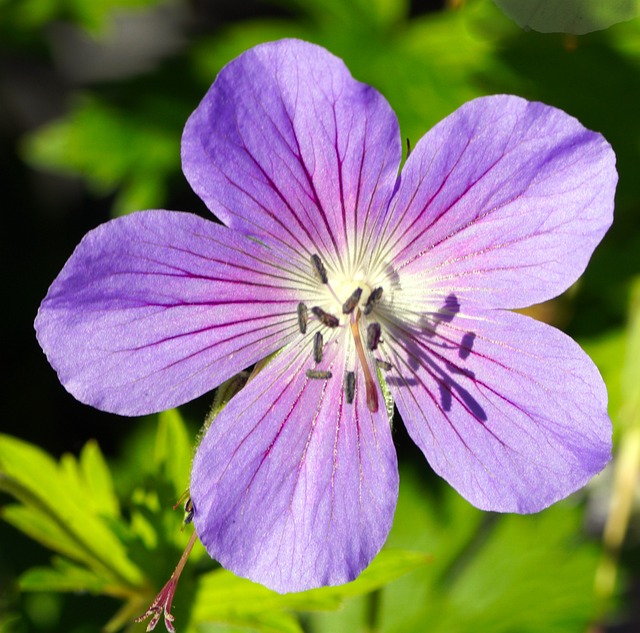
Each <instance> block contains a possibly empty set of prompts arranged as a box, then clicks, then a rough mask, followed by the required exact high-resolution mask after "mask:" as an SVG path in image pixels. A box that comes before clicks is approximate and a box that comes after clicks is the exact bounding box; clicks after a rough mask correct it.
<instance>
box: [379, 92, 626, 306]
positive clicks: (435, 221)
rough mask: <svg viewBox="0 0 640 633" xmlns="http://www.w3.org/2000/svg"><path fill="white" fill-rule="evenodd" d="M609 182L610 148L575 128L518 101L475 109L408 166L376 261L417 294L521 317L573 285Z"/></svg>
mask: <svg viewBox="0 0 640 633" xmlns="http://www.w3.org/2000/svg"><path fill="white" fill-rule="evenodd" d="M616 182H617V174H616V171H615V155H614V154H613V151H612V150H611V147H610V146H609V144H608V143H607V142H606V141H605V140H604V139H603V138H602V136H600V135H599V134H596V133H594V132H590V131H589V130H587V129H585V128H584V127H583V126H582V125H581V124H580V123H579V122H578V121H577V120H576V119H574V118H572V117H570V116H568V115H567V114H565V113H564V112H562V111H560V110H557V109H555V108H551V107H549V106H546V105H543V104H541V103H530V102H527V101H525V100H524V99H520V98H518V97H512V96H504V95H501V96H494V97H485V98H481V99H476V100H474V101H471V102H469V103H467V104H465V105H464V106H462V107H461V108H460V109H458V110H457V111H456V112H454V113H453V114H452V115H450V116H449V117H447V118H446V119H444V121H442V122H441V123H439V124H438V125H436V126H435V127H434V128H433V129H432V130H431V131H430V132H429V133H427V134H426V135H425V136H424V138H423V139H422V140H421V141H420V142H419V143H418V145H417V146H416V148H415V149H414V151H413V153H412V154H411V155H410V157H409V159H408V160H407V163H406V165H405V167H404V169H403V171H402V179H401V185H400V189H399V191H398V194H397V197H396V199H395V200H394V202H393V203H392V207H393V211H392V214H391V216H392V217H393V222H394V223H393V224H392V223H391V222H389V224H388V226H387V227H386V231H385V235H384V237H382V244H383V245H384V246H383V251H385V250H386V251H387V252H388V253H390V254H391V256H392V258H393V259H394V267H395V269H396V271H397V272H399V273H400V275H401V276H402V278H403V280H404V281H405V283H407V284H411V283H412V281H411V278H412V277H413V281H414V282H415V284H414V285H415V289H416V290H417V291H418V290H419V289H420V288H424V287H425V286H426V285H428V286H429V287H430V288H431V289H434V290H439V291H441V292H442V293H444V294H445V295H446V294H448V293H449V292H454V293H455V294H456V296H457V297H458V299H459V300H460V301H463V300H464V299H466V298H472V297H473V298H475V299H477V300H478V301H481V302H482V304H483V305H485V306H488V307H499V308H517V307H524V306H528V305H531V304H533V303H537V302H540V301H543V300H546V299H549V298H551V297H554V296H556V295H558V294H560V293H561V292H563V291H564V290H565V289H566V288H568V287H569V286H570V285H571V284H572V283H573V282H574V281H575V280H576V279H577V278H578V277H579V276H580V275H581V274H582V272H583V271H584V269H585V267H586V265H587V262H588V260H589V258H590V257H591V254H592V253H593V250H594V248H595V247H596V245H597V244H598V243H599V241H600V240H601V239H602V236H603V235H604V233H605V231H606V230H607V228H608V227H609V225H610V224H611V221H612V213H613V198H614V192H615V186H616ZM391 216H390V217H391Z"/></svg>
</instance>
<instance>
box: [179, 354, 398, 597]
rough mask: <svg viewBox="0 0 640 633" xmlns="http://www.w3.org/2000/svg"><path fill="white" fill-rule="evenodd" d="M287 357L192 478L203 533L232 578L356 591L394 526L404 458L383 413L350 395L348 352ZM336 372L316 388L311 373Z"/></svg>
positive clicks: (258, 384)
mask: <svg viewBox="0 0 640 633" xmlns="http://www.w3.org/2000/svg"><path fill="white" fill-rule="evenodd" d="M325 349H326V354H325V357H324V359H323V361H322V364H321V365H320V366H316V365H315V364H314V362H313V360H312V358H311V347H310V345H309V346H308V347H307V346H305V347H303V348H300V347H296V348H295V349H294V348H293V347H289V348H287V349H286V350H285V351H283V352H282V353H281V354H280V355H279V356H277V357H276V359H275V360H274V361H273V362H272V364H271V365H269V366H268V367H267V368H266V369H264V370H263V371H262V372H261V373H260V374H259V375H258V376H257V377H256V378H255V379H254V380H253V381H252V382H250V383H249V384H248V385H247V386H246V387H245V388H244V389H243V390H242V391H241V392H240V393H239V394H238V395H237V396H235V397H234V398H233V399H232V400H231V401H230V402H229V404H228V405H227V406H226V407H225V408H224V409H223V411H222V412H221V413H220V414H219V415H218V416H217V417H216V418H215V419H214V421H213V423H212V424H211V426H210V428H209V429H208V430H207V432H206V435H205V437H204V439H203V441H202V444H201V445H200V446H199V448H198V451H197V453H196V457H195V459H194V464H193V470H192V475H191V477H192V478H191V487H190V490H191V496H192V499H193V502H194V507H195V516H194V523H195V526H196V530H197V532H198V536H199V538H200V540H201V541H202V542H203V543H204V545H205V546H206V548H207V551H208V552H209V554H210V555H211V556H212V557H213V558H215V559H216V560H218V561H219V562H220V563H221V564H222V565H223V566H224V567H226V568H227V569H230V570H231V571H233V572H234V573H236V574H238V575H240V576H246V577H248V578H251V579H252V580H254V581H256V582H260V583H262V584H264V585H266V586H267V587H270V588H272V589H275V590H276V591H281V592H288V591H302V590H305V589H310V588H312V587H318V586H321V585H335V584H340V583H344V582H347V581H350V580H353V579H354V578H355V577H356V576H357V575H358V574H359V573H360V572H361V571H362V570H363V569H364V568H365V567H366V566H367V565H368V564H369V562H370V561H371V560H372V558H373V557H374V556H375V554H376V553H377V552H378V551H379V550H380V548H381V547H382V544H383V543H384V541H385V539H386V537H387V534H388V532H389V529H390V527H391V523H392V519H393V513H394V508H395V504H396V499H397V493H398V472H397V463H396V455H395V450H394V447H393V442H392V439H391V432H390V428H389V421H388V419H387V416H386V413H385V412H384V410H383V409H381V410H379V411H378V412H377V413H375V414H372V413H370V412H369V410H368V409H367V406H366V398H365V390H364V388H362V386H361V380H362V376H358V377H357V384H356V392H355V400H354V402H353V403H351V404H348V403H347V402H346V401H345V397H344V394H343V391H342V377H343V363H344V360H343V346H338V345H337V344H330V345H327V346H325ZM314 367H320V368H321V369H323V370H331V371H332V372H333V376H332V377H331V378H329V379H327V380H311V379H309V378H307V377H306V375H305V371H306V369H310V368H314Z"/></svg>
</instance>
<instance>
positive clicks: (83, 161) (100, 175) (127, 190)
mask: <svg viewBox="0 0 640 633" xmlns="http://www.w3.org/2000/svg"><path fill="white" fill-rule="evenodd" d="M146 105H147V107H150V104H148V103H147V104H146ZM180 129H181V128H180V127H176V128H175V129H174V128H172V127H170V125H169V124H165V123H164V122H163V121H155V120H154V119H153V117H150V116H144V115H136V114H135V113H134V112H132V111H127V110H121V109H118V108H116V107H115V106H112V105H109V104H107V103H105V102H103V101H100V100H99V99H97V98H95V97H90V96H88V95H85V96H84V97H83V98H82V99H80V100H79V101H78V102H77V103H76V105H75V106H74V108H73V109H72V111H71V113H70V114H69V115H68V116H67V117H66V118H65V119H63V120H60V121H57V122H54V123H51V124H49V125H48V126H45V127H42V128H40V129H38V130H36V131H35V132H33V133H32V134H30V135H28V136H27V137H26V138H25V139H23V143H22V154H23V156H24V157H25V160H27V161H28V162H29V163H31V164H32V165H33V166H35V167H39V168H45V169H49V170H54V171H57V172H60V173H64V174H69V175H73V176H82V177H83V178H84V179H85V180H86V182H87V184H88V185H89V186H90V187H91V188H92V189H93V191H94V192H95V193H96V194H98V195H106V194H108V193H112V192H114V191H116V189H117V188H122V193H121V194H120V195H121V198H118V199H117V200H116V203H115V206H116V209H117V211H118V212H119V213H124V212H130V211H135V210H137V209H140V208H155V207H158V206H160V205H161V203H162V202H163V200H164V191H165V184H164V180H165V179H166V178H167V176H168V174H170V173H172V172H175V171H178V170H179V164H180ZM127 200H129V201H132V203H133V204H135V205H137V206H135V207H128V206H126V205H127V204H128V203H125V201H127Z"/></svg>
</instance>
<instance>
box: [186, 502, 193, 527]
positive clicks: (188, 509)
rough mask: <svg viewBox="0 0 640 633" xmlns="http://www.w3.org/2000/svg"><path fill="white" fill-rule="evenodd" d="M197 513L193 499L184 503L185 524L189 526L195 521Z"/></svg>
mask: <svg viewBox="0 0 640 633" xmlns="http://www.w3.org/2000/svg"><path fill="white" fill-rule="evenodd" d="M194 513H195V508H194V507H193V501H192V500H191V497H189V498H188V499H187V500H186V501H185V502H184V524H185V525H189V523H191V522H192V521H193V515H194Z"/></svg>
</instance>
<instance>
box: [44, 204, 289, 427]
mask: <svg viewBox="0 0 640 633" xmlns="http://www.w3.org/2000/svg"><path fill="white" fill-rule="evenodd" d="M288 268H289V264H288V262H287V263H286V264H283V263H281V262H278V261H277V260H276V259H275V258H274V256H273V254H272V253H271V252H270V251H269V250H268V249H267V248H265V247H263V246H261V245H260V244H258V243H256V242H255V241H252V240H249V239H247V238H245V237H244V236H242V235H240V234H238V233H236V232H234V231H231V230H229V229H227V228H225V227H223V226H220V225H217V224H214V223H213V222H210V221H207V220H203V219H202V218H199V217H197V216H195V215H190V214H187V213H175V212H170V211H146V212H140V213H135V214H133V215H130V216H127V217H123V218H120V219H117V220H113V221H111V222H108V223H106V224H103V225H102V226H99V227H98V228H97V229H95V230H93V231H91V232H90V233H89V234H87V235H86V236H85V238H84V239H83V240H82V242H81V243H80V244H79V246H78V247H77V248H76V250H75V252H74V253H73V255H72V256H71V258H70V259H69V261H68V262H67V263H66V265H65V267H64V268H63V269H62V271H61V272H60V274H59V275H58V277H57V278H56V280H55V281H54V282H53V284H52V285H51V288H50V289H49V292H48V294H47V297H46V298H45V299H44V301H43V302H42V305H41V307H40V310H39V312H38V317H37V319H36V324H35V325H36V331H37V335H38V340H39V342H40V345H41V346H42V348H43V350H44V351H45V353H46V354H47V357H48V359H49V362H50V363H51V365H52V366H53V367H54V369H55V370H56V371H57V372H58V376H59V378H60V381H61V382H62V384H63V385H64V386H65V387H66V389H67V390H68V391H69V392H71V393H72V394H73V395H74V396H75V397H76V398H77V399H78V400H80V401H82V402H85V403H87V404H90V405H92V406H95V407H97V408H99V409H103V410H106V411H112V412H115V413H120V414H123V415H140V414H144V413H149V412H152V411H161V410H164V409H167V408H170V407H173V406H176V405H178V404H182V403H184V402H186V401H188V400H191V399H193V398H195V397H196V396H199V395H201V394H202V393H204V392H206V391H209V390H210V389H212V388H213V387H215V386H217V385H218V384H219V383H221V382H222V381H223V380H226V379H227V378H229V377H230V376H232V375H233V374H235V373H237V372H238V371H240V370H242V369H244V368H245V367H247V366H249V365H251V364H252V363H255V362H256V361H257V360H259V359H261V358H263V357H265V356H266V355H268V354H269V353H271V352H273V351H274V350H276V349H278V348H279V347H281V346H282V345H284V344H285V343H286V342H287V341H289V340H291V338H292V337H293V335H295V333H296V332H297V318H296V304H297V301H298V298H297V297H298V294H299V290H298V289H297V288H296V283H297V282H295V281H294V280H292V278H291V274H290V273H289V272H288Z"/></svg>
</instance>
